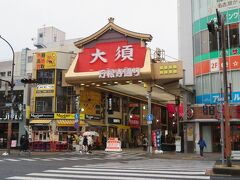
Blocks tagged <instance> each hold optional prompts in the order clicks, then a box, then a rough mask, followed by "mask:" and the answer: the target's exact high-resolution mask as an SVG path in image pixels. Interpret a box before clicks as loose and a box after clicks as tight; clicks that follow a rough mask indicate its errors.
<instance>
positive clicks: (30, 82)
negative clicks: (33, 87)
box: [21, 78, 37, 84]
mask: <svg viewBox="0 0 240 180" xmlns="http://www.w3.org/2000/svg"><path fill="white" fill-rule="evenodd" d="M21 83H23V84H36V83H37V80H36V79H26V78H23V79H21Z"/></svg>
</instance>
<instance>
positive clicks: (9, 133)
mask: <svg viewBox="0 0 240 180" xmlns="http://www.w3.org/2000/svg"><path fill="white" fill-rule="evenodd" d="M0 38H1V39H2V40H3V41H5V42H6V43H7V44H8V45H9V47H10V48H11V51H12V74H11V82H9V81H7V82H8V83H9V85H10V88H11V90H10V92H11V103H12V105H11V109H10V114H11V115H10V119H9V120H8V133H7V152H8V154H10V149H11V135H12V121H13V119H14V110H13V101H14V94H13V88H14V85H15V84H14V65H15V63H14V59H15V54H14V50H13V47H12V46H11V44H10V43H9V42H8V41H7V40H6V39H5V38H3V37H2V36H1V35H0Z"/></svg>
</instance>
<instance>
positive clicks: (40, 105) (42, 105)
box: [36, 97, 53, 113]
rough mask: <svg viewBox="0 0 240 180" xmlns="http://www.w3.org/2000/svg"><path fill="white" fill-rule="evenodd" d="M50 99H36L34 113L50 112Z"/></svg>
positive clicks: (51, 100)
mask: <svg viewBox="0 0 240 180" xmlns="http://www.w3.org/2000/svg"><path fill="white" fill-rule="evenodd" d="M52 102H53V98H52V97H36V112H37V113H43V112H52V105H53V103H52Z"/></svg>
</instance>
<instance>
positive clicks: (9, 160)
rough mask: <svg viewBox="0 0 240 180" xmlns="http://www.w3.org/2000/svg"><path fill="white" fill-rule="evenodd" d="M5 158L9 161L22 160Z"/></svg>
mask: <svg viewBox="0 0 240 180" xmlns="http://www.w3.org/2000/svg"><path fill="white" fill-rule="evenodd" d="M4 160H7V161H20V160H18V159H4Z"/></svg>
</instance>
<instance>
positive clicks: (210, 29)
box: [207, 20, 215, 34]
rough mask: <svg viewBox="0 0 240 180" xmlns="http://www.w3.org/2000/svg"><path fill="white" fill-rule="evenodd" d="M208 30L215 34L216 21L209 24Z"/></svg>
mask: <svg viewBox="0 0 240 180" xmlns="http://www.w3.org/2000/svg"><path fill="white" fill-rule="evenodd" d="M207 28H208V31H209V32H211V33H213V34H214V33H215V25H214V21H213V20H211V21H210V22H209V23H207Z"/></svg>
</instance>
